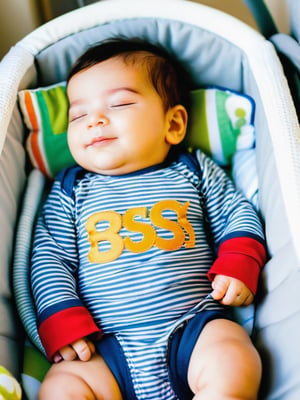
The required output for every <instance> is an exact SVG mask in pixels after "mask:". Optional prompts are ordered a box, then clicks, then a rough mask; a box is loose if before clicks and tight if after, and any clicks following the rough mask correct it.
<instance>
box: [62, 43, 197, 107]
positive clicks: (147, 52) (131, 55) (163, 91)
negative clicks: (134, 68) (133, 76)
mask: <svg viewBox="0 0 300 400" xmlns="http://www.w3.org/2000/svg"><path fill="white" fill-rule="evenodd" d="M112 57H122V59H123V60H124V62H125V63H127V62H128V63H130V62H131V63H138V62H140V63H143V65H145V67H146V68H147V71H148V74H149V78H150V80H151V82H152V84H153V87H154V88H155V90H156V91H157V93H158V94H159V95H160V97H161V98H162V101H163V103H164V107H165V109H166V110H167V109H169V108H170V107H173V106H174V105H176V104H182V105H183V106H184V107H186V108H187V109H188V108H189V79H188V75H187V72H186V71H185V69H184V68H183V67H182V65H181V64H180V63H179V62H178V61H177V60H176V59H175V58H174V57H172V56H171V55H170V54H169V53H168V52H167V51H166V50H165V49H164V48H162V47H161V46H158V45H153V44H151V43H149V42H147V41H144V40H141V39H124V38H115V39H110V40H107V41H104V42H101V43H98V44H97V45H95V46H93V47H91V48H89V49H88V50H87V51H86V52H85V53H84V54H82V55H81V56H80V57H79V58H78V60H77V61H76V62H75V64H74V65H73V67H72V69H71V71H70V73H69V76H68V82H69V80H70V79H71V78H72V76H74V75H76V74H77V73H78V72H80V71H82V70H84V69H87V68H90V67H92V66H94V65H96V64H98V63H100V62H102V61H105V60H108V59H110V58H112Z"/></svg>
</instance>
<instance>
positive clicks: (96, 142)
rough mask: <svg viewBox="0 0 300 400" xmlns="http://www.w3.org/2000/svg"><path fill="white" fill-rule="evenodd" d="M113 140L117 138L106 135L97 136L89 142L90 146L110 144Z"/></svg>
mask: <svg viewBox="0 0 300 400" xmlns="http://www.w3.org/2000/svg"><path fill="white" fill-rule="evenodd" d="M113 140H115V138H114V137H105V136H99V137H95V138H94V139H92V140H91V142H90V143H89V144H88V147H89V146H95V147H98V146H104V145H106V144H109V143H110V142H112V141H113Z"/></svg>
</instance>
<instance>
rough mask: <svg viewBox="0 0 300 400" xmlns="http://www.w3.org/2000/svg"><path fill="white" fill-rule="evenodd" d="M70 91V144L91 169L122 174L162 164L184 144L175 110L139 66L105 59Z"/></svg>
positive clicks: (75, 79) (76, 80)
mask: <svg viewBox="0 0 300 400" xmlns="http://www.w3.org/2000/svg"><path fill="white" fill-rule="evenodd" d="M67 92H68V97H69V102H70V109H69V126H68V143H69V147H70V150H71V152H72V154H73V157H74V158H75V160H76V162H77V163H78V164H79V165H81V166H82V167H83V168H85V169H87V170H89V171H93V172H96V173H101V174H104V175H120V174H126V173H130V172H133V171H136V170H139V169H142V168H146V167H149V166H152V165H155V164H158V163H161V162H163V161H164V160H165V158H166V156H167V154H168V151H169V148H170V145H171V144H175V142H176V141H178V142H179V139H178V140H177V139H175V138H173V136H174V134H173V133H172V130H173V126H174V121H173V119H174V118H173V111H174V110H173V109H172V110H168V111H165V110H164V107H163V103H162V100H161V98H160V96H159V95H158V93H157V92H156V90H155V89H154V87H153V86H152V84H151V82H150V80H149V77H148V74H147V72H146V70H145V68H144V67H142V66H141V65H140V64H137V65H135V64H131V63H128V64H125V63H124V61H123V60H122V59H121V58H117V57H115V58H112V59H109V60H106V61H103V62H101V63H99V64H97V65H95V66H93V67H90V68H88V69H85V70H83V71H81V72H79V73H77V74H76V75H74V76H73V77H72V78H71V80H70V81H69V84H68V89H67ZM183 117H184V115H183ZM181 140H182V138H181V139H180V141H181Z"/></svg>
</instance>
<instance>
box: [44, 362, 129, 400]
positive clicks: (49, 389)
mask: <svg viewBox="0 0 300 400" xmlns="http://www.w3.org/2000/svg"><path fill="white" fill-rule="evenodd" d="M38 398H39V400H48V399H49V400H53V399H55V400H77V399H78V400H122V396H121V393H120V389H119V386H118V384H117V381H116V380H115V378H114V376H113V374H112V373H111V371H110V369H109V368H108V366H107V365H106V363H105V361H104V360H103V358H102V357H100V356H99V355H98V354H95V355H94V356H93V358H92V359H91V360H90V361H79V360H74V361H61V362H60V363H58V364H53V365H52V366H51V368H50V370H49V372H48V373H47V375H46V377H45V379H44V381H43V383H42V385H41V389H40V392H39V396H38Z"/></svg>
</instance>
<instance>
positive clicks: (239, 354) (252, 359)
mask: <svg viewBox="0 0 300 400" xmlns="http://www.w3.org/2000/svg"><path fill="white" fill-rule="evenodd" d="M202 356H203V357H204V359H205V361H204V368H201V369H199V370H198V373H196V374H194V375H193V379H192V380H191V389H192V390H193V392H194V393H195V394H198V395H199V396H200V393H201V395H202V397H201V396H200V397H199V398H203V399H205V398H214V397H215V396H216V398H219V397H220V394H222V398H224V399H225V398H228V399H231V398H232V399H233V398H234V399H249V400H254V399H256V398H257V393H258V390H259V385H260V380H261V371H262V368H261V361H260V357H259V355H258V352H257V351H256V349H255V348H254V346H253V345H252V343H251V342H250V341H249V342H248V341H246V342H245V341H243V340H239V339H237V338H228V339H226V340H223V341H221V342H220V343H215V345H214V346H213V348H208V349H207V351H205V352H204V353H203V354H202ZM204 359H203V360H204ZM204 393H207V394H208V396H205V395H204ZM196 398H197V397H196Z"/></svg>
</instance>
